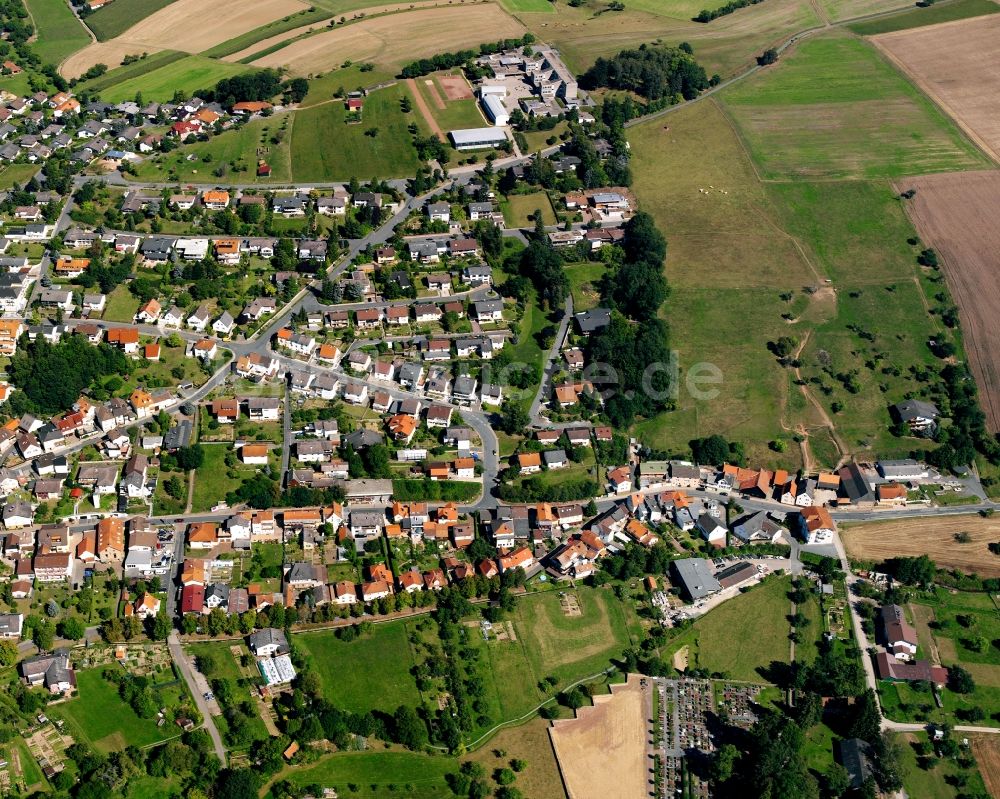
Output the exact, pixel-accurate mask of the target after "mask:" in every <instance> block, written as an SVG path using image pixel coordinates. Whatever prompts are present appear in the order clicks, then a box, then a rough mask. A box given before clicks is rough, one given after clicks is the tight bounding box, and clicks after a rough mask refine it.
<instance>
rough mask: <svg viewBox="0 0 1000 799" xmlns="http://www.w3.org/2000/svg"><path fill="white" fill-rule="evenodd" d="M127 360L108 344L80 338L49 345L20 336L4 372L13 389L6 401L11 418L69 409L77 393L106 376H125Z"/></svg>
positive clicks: (45, 342)
mask: <svg viewBox="0 0 1000 799" xmlns="http://www.w3.org/2000/svg"><path fill="white" fill-rule="evenodd" d="M129 368H130V364H129V360H128V358H126V357H125V354H124V353H123V352H122V351H121V350H119V349H117V348H115V347H112V346H110V345H108V344H104V343H101V344H98V345H97V346H93V345H92V344H89V343H88V342H87V340H86V339H85V338H84V337H83V336H77V335H73V336H68V337H67V338H64V339H63V340H62V341H60V342H59V343H58V344H50V343H49V342H48V341H46V340H45V339H44V338H42V337H41V336H39V337H38V338H36V339H35V340H34V341H30V342H29V341H28V340H27V337H26V336H25V337H23V338H22V340H21V342H20V343H19V345H18V348H17V353H15V355H14V357H13V358H12V359H11V362H10V367H9V369H8V373H9V374H10V380H11V382H12V383H13V384H14V385H15V386H17V388H18V391H16V392H14V394H13V395H12V396H11V398H10V399H9V400H8V405H7V411H8V413H10V414H12V415H21V414H23V413H28V412H30V413H39V414H47V415H51V414H54V413H58V412H59V411H64V410H66V409H68V408H70V407H71V406H72V405H73V403H74V402H76V400H77V399H78V398H79V396H80V393H81V392H82V391H83V390H84V389H85V388H87V387H89V386H90V385H91V384H93V383H94V382H95V381H97V380H98V379H100V378H102V377H105V376H106V375H127V374H128V373H129Z"/></svg>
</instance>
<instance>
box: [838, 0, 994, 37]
mask: <svg viewBox="0 0 1000 799" xmlns="http://www.w3.org/2000/svg"><path fill="white" fill-rule="evenodd" d="M997 12H1000V5H997V4H996V3H994V2H993V0H954V2H950V3H936V4H935V5H933V6H930V7H928V8H914V9H911V10H909V11H904V12H903V13H901V14H893V15H892V16H890V17H883V18H882V19H873V20H870V21H869V22H858V23H855V24H854V25H850V26H849V27H850V29H851V30H852V31H854V32H855V33H857V34H860V35H862V36H875V35H876V34H879V33H890V32H892V31H901V30H906V29H908V28H919V27H922V26H924V25H937V24H938V23H940V22H953V21H955V20H956V19H967V18H968V17H979V16H983V15H985V14H996V13H997Z"/></svg>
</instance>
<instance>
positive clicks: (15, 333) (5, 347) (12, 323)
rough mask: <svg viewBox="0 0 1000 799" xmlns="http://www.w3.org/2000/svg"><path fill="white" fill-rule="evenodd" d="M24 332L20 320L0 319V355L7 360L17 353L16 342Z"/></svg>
mask: <svg viewBox="0 0 1000 799" xmlns="http://www.w3.org/2000/svg"><path fill="white" fill-rule="evenodd" d="M23 332H24V323H23V322H22V321H21V320H20V319H0V355H5V356H7V357H8V358H9V357H10V356H12V355H13V354H14V353H15V352H17V340H18V339H19V338H20V337H21V334H22V333H23Z"/></svg>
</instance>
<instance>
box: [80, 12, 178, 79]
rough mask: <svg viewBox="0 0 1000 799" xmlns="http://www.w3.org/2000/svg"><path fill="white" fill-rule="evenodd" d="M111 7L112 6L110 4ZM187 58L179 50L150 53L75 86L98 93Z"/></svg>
mask: <svg viewBox="0 0 1000 799" xmlns="http://www.w3.org/2000/svg"><path fill="white" fill-rule="evenodd" d="M112 5H114V4H113V3H112ZM188 57H189V56H188V54H187V53H182V52H181V51H179V50H163V51H161V52H159V53H151V54H149V55H148V56H146V57H145V58H143V59H141V60H139V61H136V62H134V63H132V64H129V65H128V66H125V67H117V68H114V69H110V70H109V71H108V72H105V73H104V74H103V75H101V76H100V77H97V78H91V79H90V80H85V81H81V82H80V83H78V84H77V86H78V88H80V89H81V90H83V91H88V92H98V93H99V92H101V91H103V90H104V89H107V88H109V87H111V86H114V85H115V84H118V83H124V82H125V81H127V80H131V79H132V78H136V77H139V76H142V75H145V74H147V73H149V72H153V71H155V70H157V69H159V68H161V67H165V66H167V65H168V64H172V63H173V62H175V61H180V60H181V59H182V58H188ZM109 66H111V65H109Z"/></svg>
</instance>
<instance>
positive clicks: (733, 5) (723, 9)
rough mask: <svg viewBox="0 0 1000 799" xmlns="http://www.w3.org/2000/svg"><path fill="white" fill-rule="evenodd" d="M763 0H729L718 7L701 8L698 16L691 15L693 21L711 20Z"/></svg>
mask: <svg viewBox="0 0 1000 799" xmlns="http://www.w3.org/2000/svg"><path fill="white" fill-rule="evenodd" d="M763 2H764V0H730V2H728V3H726V4H725V5H724V6H720V7H719V8H714V9H712V10H709V9H707V8H706V9H702V10H701V11H700V12H698V16H696V17H693V20H694V21H695V22H711V21H712V20H713V19H718V18H719V17H724V16H726V14H732V13H733V12H734V11H739V10H740V9H741V8H746V7H747V6H755V5H757V4H758V3H763Z"/></svg>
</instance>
